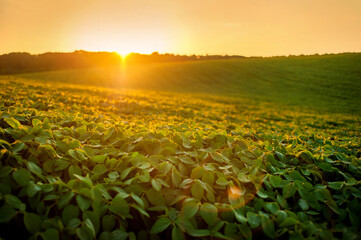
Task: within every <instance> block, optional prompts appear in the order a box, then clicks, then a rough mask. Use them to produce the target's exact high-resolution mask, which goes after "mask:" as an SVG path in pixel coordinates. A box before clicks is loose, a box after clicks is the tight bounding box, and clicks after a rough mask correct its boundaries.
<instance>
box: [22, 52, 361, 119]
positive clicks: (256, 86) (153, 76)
mask: <svg viewBox="0 0 361 240" xmlns="http://www.w3.org/2000/svg"><path fill="white" fill-rule="evenodd" d="M16 77H20V78H26V79H35V80H44V81H56V82H69V83H80V84H87V85H88V84H90V85H96V86H108V87H109V86H110V87H115V88H135V89H148V90H149V89H150V90H163V91H177V92H189V93H206V94H213V95H223V96H232V97H237V98H243V99H248V100H251V101H256V102H269V103H271V104H276V105H279V106H280V107H282V106H298V107H300V106H302V107H304V108H305V109H306V110H314V111H324V112H339V113H350V114H358V115H360V114H361V108H360V103H361V95H360V94H359V93H360V92H361V54H360V53H357V54H337V55H325V56H300V57H274V58H249V59H233V60H232V59H229V60H212V61H210V60H209V61H192V62H177V63H157V64H147V65H127V64H126V63H125V64H123V65H122V66H120V67H119V68H110V67H109V68H96V69H82V70H67V71H55V72H42V73H31V74H22V75H16Z"/></svg>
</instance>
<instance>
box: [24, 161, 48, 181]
mask: <svg viewBox="0 0 361 240" xmlns="http://www.w3.org/2000/svg"><path fill="white" fill-rule="evenodd" d="M26 165H27V167H28V169H29V171H30V172H32V173H34V174H35V175H36V176H38V177H39V178H41V179H44V177H43V175H42V174H43V170H42V169H41V168H39V167H38V166H37V165H36V164H35V163H33V162H30V161H28V162H26Z"/></svg>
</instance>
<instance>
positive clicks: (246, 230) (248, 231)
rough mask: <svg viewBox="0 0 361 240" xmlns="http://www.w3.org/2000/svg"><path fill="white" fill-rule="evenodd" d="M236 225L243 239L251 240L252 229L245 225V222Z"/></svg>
mask: <svg viewBox="0 0 361 240" xmlns="http://www.w3.org/2000/svg"><path fill="white" fill-rule="evenodd" d="M238 227H239V231H240V232H241V234H242V236H243V237H244V238H245V239H247V240H252V230H251V229H250V228H249V227H248V226H247V224H240V225H238Z"/></svg>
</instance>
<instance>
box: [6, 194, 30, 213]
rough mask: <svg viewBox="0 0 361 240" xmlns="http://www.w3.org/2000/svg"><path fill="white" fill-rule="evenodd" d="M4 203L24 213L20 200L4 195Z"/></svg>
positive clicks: (23, 205)
mask: <svg viewBox="0 0 361 240" xmlns="http://www.w3.org/2000/svg"><path fill="white" fill-rule="evenodd" d="M5 201H6V202H7V204H9V206H11V207H13V208H15V209H19V210H20V211H25V208H26V206H25V204H24V203H22V202H21V200H20V199H19V198H18V197H16V196H14V195H11V194H6V195H5Z"/></svg>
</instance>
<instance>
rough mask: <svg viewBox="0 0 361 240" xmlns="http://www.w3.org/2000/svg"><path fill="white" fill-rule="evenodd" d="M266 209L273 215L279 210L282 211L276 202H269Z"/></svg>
mask: <svg viewBox="0 0 361 240" xmlns="http://www.w3.org/2000/svg"><path fill="white" fill-rule="evenodd" d="M265 209H267V210H268V211H270V212H271V213H272V214H275V213H276V212H277V211H278V210H280V207H279V206H278V204H277V203H276V202H268V203H266V204H265Z"/></svg>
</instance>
